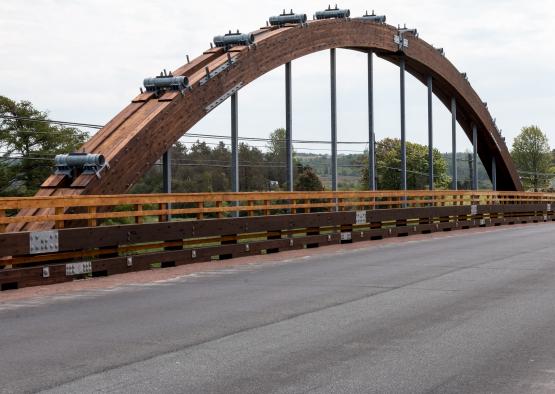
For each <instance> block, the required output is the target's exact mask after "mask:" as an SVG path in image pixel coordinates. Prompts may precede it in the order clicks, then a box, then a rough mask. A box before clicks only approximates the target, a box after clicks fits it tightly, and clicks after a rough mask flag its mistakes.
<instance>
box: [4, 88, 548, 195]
mask: <svg viewBox="0 0 555 394" xmlns="http://www.w3.org/2000/svg"><path fill="white" fill-rule="evenodd" d="M88 138H89V135H88V134H87V133H86V132H83V131H82V130H80V129H78V128H75V127H66V126H63V125H56V124H52V123H50V122H49V119H48V113H47V112H45V111H40V110H38V109H36V108H34V106H33V105H32V103H30V102H29V101H20V102H16V101H14V100H11V99H9V98H7V97H3V96H0V196H26V195H33V194H34V193H35V192H36V191H37V189H38V188H39V186H40V184H41V183H42V181H44V179H46V178H47V177H48V175H49V174H51V173H52V167H53V158H54V156H55V155H56V154H59V153H68V152H73V151H77V149H78V148H79V147H80V146H81V145H82V144H83V143H84V142H85V141H86V140H87V139H88ZM399 152H400V140H399V139H397V138H385V139H383V140H381V141H378V142H377V143H376V172H377V178H376V182H377V187H378V189H381V190H394V189H398V188H399V185H400V176H401V171H400V168H401V158H400V153H399ZM511 155H512V157H513V159H514V161H515V164H516V166H517V168H518V170H519V172H520V175H521V179H522V182H523V184H524V186H525V189H526V190H553V186H552V185H551V182H552V179H553V178H554V177H555V151H553V152H552V151H551V150H550V147H549V141H548V138H547V136H546V134H545V133H543V132H542V131H541V130H540V128H539V127H537V126H529V127H524V128H522V130H521V132H520V134H519V135H518V136H517V137H516V138H515V140H514V142H513V149H512V151H511ZM171 156H172V174H173V177H172V190H173V191H174V192H183V193H192V192H211V191H213V192H221V191H229V190H231V179H230V171H231V168H230V162H231V152H230V149H229V148H228V146H226V145H225V144H224V143H223V142H219V143H216V144H212V143H208V142H206V141H200V140H199V141H197V142H195V143H193V144H191V145H186V144H183V143H181V142H177V143H176V144H175V145H174V146H173V147H172V150H171ZM433 157H434V187H435V188H436V189H446V188H449V187H450V183H451V176H450V174H451V173H452V170H453V169H452V168H450V165H451V156H450V154H442V153H441V152H440V151H439V150H437V149H434V150H433ZM285 159H286V152H285V130H284V129H282V128H280V129H276V130H274V131H273V132H271V133H270V135H269V138H268V142H267V144H266V146H265V147H264V149H261V148H259V147H256V146H251V145H249V144H247V143H241V144H239V187H240V190H242V191H268V190H287V188H288V185H287V180H286V168H285V163H286V161H285ZM330 162H331V159H330V156H329V155H327V154H314V153H312V154H307V153H298V152H294V162H293V169H294V174H293V175H294V189H295V190H316V191H318V190H329V189H330V188H331V186H330V182H331V180H330V178H331V174H330ZM474 165H477V166H478V179H479V187H480V188H489V187H491V183H490V182H489V177H488V175H487V173H486V170H485V168H484V167H483V166H482V165H481V163H473V162H472V155H471V154H470V153H468V152H467V153H462V152H459V153H457V171H458V174H459V178H460V179H461V180H460V181H459V185H458V187H459V188H460V189H469V188H470V187H471V186H470V174H471V172H472V166H474ZM428 182H429V181H428V147H427V146H425V145H421V144H417V143H413V142H407V186H408V188H409V189H427V188H428V187H429V185H428ZM368 183H369V182H368V152H363V153H361V154H356V153H353V154H339V155H338V186H339V189H340V190H366V189H367V188H368ZM161 190H162V168H161V163H157V164H156V165H154V166H153V168H152V169H150V170H149V171H148V172H147V173H146V174H144V176H143V177H142V178H141V179H140V180H139V181H138V182H137V183H136V184H135V185H134V186H133V188H132V192H133V193H152V192H160V191H161Z"/></svg>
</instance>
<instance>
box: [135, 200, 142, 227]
mask: <svg viewBox="0 0 555 394" xmlns="http://www.w3.org/2000/svg"><path fill="white" fill-rule="evenodd" d="M142 212H143V204H135V214H136V215H135V224H143V223H144V216H139V215H137V214H138V213H142Z"/></svg>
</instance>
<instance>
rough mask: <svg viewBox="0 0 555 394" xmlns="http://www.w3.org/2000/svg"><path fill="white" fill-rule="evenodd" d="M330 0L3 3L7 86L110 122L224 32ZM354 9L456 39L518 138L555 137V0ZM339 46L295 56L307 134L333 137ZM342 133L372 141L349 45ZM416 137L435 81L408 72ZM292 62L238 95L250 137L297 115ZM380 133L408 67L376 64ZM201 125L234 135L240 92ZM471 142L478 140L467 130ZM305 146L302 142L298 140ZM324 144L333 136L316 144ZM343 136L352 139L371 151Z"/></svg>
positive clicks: (362, 4) (6, 90)
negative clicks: (532, 131)
mask: <svg viewBox="0 0 555 394" xmlns="http://www.w3.org/2000/svg"><path fill="white" fill-rule="evenodd" d="M327 5H328V3H326V2H322V1H299V0H295V1H290V2H284V1H283V0H280V1H275V0H270V1H264V2H262V1H254V0H234V1H230V0H215V1H211V2H207V1H174V2H172V1H167V0H166V1H153V0H133V1H131V0H126V1H123V0H119V1H118V0H32V1H31V0H29V1H21V0H0V95H5V96H8V97H10V98H13V99H16V100H30V101H32V102H33V103H34V104H35V106H36V107H38V108H39V109H41V110H49V111H50V116H51V118H52V119H56V120H65V121H77V122H85V123H99V124H104V123H106V122H107V121H108V120H110V119H111V118H112V117H113V116H115V115H116V114H117V113H118V112H119V111H120V110H121V109H123V108H124V107H125V106H126V105H127V104H128V103H129V101H130V100H131V99H132V98H133V97H134V96H135V95H136V94H137V93H138V91H139V87H140V86H141V85H142V80H143V78H144V77H147V76H153V75H156V74H157V73H159V72H160V70H161V69H163V68H166V69H168V70H170V69H175V68H177V67H178V66H180V65H181V64H183V63H184V62H185V55H186V54H189V56H190V57H191V58H193V57H196V56H198V55H200V54H201V53H202V51H203V50H205V49H206V48H207V47H209V43H210V42H211V40H212V38H213V36H214V35H217V34H222V33H224V32H226V31H227V30H229V29H240V30H241V31H249V30H254V29H256V28H258V27H260V26H263V25H264V24H265V21H266V20H267V18H268V17H269V16H270V15H274V14H278V13H280V12H281V10H282V9H283V8H284V7H285V8H288V9H289V8H291V7H293V8H294V11H295V12H303V13H307V14H308V15H310V16H312V14H313V12H314V11H316V10H320V9H324V8H326V7H327ZM339 6H340V7H343V8H349V9H350V10H351V16H358V15H362V14H363V13H364V11H365V10H366V9H368V10H372V9H375V10H376V12H377V13H380V14H386V15H387V21H388V23H389V24H392V25H397V24H403V23H406V24H407V26H408V27H416V28H418V31H419V33H420V37H421V38H422V39H424V40H426V41H427V42H429V43H431V44H433V45H435V46H437V47H443V48H445V52H446V55H447V57H448V58H449V59H450V60H451V61H452V62H453V64H455V66H456V67H457V68H458V69H459V70H460V71H461V72H466V73H467V74H468V77H469V80H470V82H471V84H472V85H473V87H474V89H475V90H476V91H477V92H478V94H479V95H480V96H481V97H482V99H483V100H484V101H487V102H488V104H489V109H490V111H491V112H492V115H493V117H495V118H496V119H497V124H498V126H499V127H500V128H501V129H502V130H503V135H504V136H505V137H506V139H507V142H508V143H509V145H510V144H511V143H512V140H513V138H514V136H515V135H516V134H518V132H519V130H520V128H521V127H523V126H526V125H530V124H536V125H538V126H540V127H541V128H542V130H543V131H544V132H545V133H547V135H548V137H549V138H550V140H551V144H552V146H555V107H554V104H555V45H554V43H553V40H554V37H555V27H554V21H555V4H553V1H549V0H528V1H526V2H524V1H516V0H466V1H465V0H457V1H453V0H426V1H421V2H417V1H413V0H399V1H391V0H388V1H385V0H374V1H372V2H370V1H359V0H350V1H345V2H342V3H340V4H339ZM328 57H329V53H328V52H327V51H326V52H321V53H317V54H314V55H311V56H308V57H305V58H302V59H299V60H297V61H294V62H293V95H294V98H293V110H294V115H293V130H294V138H295V139H319V140H320V139H329V128H330V126H329V106H330V104H329V58H328ZM337 66H338V121H339V125H338V126H339V127H338V133H339V140H340V141H348V140H357V141H360V140H366V139H367V127H368V126H367V113H366V57H365V55H364V54H361V53H356V52H352V51H347V50H340V51H338V58H337ZM407 84H408V85H407V111H408V112H407V137H408V138H409V139H410V140H413V141H417V142H421V143H426V138H427V137H426V136H427V132H426V130H427V123H426V122H427V120H426V119H427V118H426V116H427V115H426V89H425V87H424V86H423V85H422V84H421V83H420V82H418V81H416V80H415V79H414V78H412V77H408V82H407ZM283 91H284V70H283V67H280V68H278V69H276V70H274V71H272V72H270V73H268V74H266V75H265V76H263V77H262V78H260V79H259V80H257V81H255V82H253V83H252V84H250V85H248V86H247V87H245V88H243V89H242V90H241V91H240V93H239V105H240V109H239V110H240V114H239V121H240V135H242V136H258V137H259V136H266V135H267V134H269V133H270V132H271V131H272V130H273V129H275V128H278V127H283V126H284V92H283ZM375 105H376V111H377V114H376V134H377V138H378V139H381V138H383V137H387V136H390V137H397V136H398V135H399V123H400V122H399V72H398V68H397V67H395V66H393V65H390V64H388V63H386V62H385V61H382V60H377V61H375ZM434 112H435V113H434V121H435V131H436V133H435V134H436V136H435V138H436V141H437V146H438V148H440V149H441V150H442V151H448V150H449V149H450V145H451V139H450V138H451V137H450V115H449V112H448V111H447V110H446V109H445V108H444V107H443V106H442V105H441V104H440V103H439V102H438V101H437V100H436V101H435V103H434ZM191 132H197V133H200V132H202V133H211V134H226V135H228V134H229V103H228V102H226V103H224V104H222V105H221V106H220V107H219V108H217V109H216V110H214V111H213V112H212V113H210V115H209V116H207V117H206V118H205V119H204V120H202V121H201V122H200V123H199V124H197V125H196V126H195V127H194V128H193V129H192V130H191ZM457 139H458V145H459V150H464V149H468V148H469V147H470V144H469V143H468V141H467V139H466V137H465V136H464V135H463V134H462V132H461V131H459V135H458V137H457ZM303 147H305V148H306V146H296V147H295V148H296V149H297V150H298V151H303V150H302V149H301V148H303ZM311 148H312V149H314V148H323V147H322V146H319V147H318V146H312V147H311ZM363 148H364V146H360V147H349V146H342V149H345V150H349V149H353V150H356V149H363Z"/></svg>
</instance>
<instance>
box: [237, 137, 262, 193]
mask: <svg viewBox="0 0 555 394" xmlns="http://www.w3.org/2000/svg"><path fill="white" fill-rule="evenodd" d="M263 163H264V153H262V151H261V150H260V149H258V148H256V147H252V146H249V145H247V144H245V143H241V144H239V190H241V191H244V192H251V191H261V190H265V189H266V188H267V187H268V186H267V181H266V176H265V174H264V171H262V170H263Z"/></svg>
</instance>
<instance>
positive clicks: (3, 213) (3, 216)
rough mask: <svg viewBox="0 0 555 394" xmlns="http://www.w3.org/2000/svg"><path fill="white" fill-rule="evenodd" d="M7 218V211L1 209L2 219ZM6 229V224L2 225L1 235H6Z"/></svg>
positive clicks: (0, 225) (0, 226)
mask: <svg viewBox="0 0 555 394" xmlns="http://www.w3.org/2000/svg"><path fill="white" fill-rule="evenodd" d="M5 217H6V210H5V209H0V219H2V218H5ZM6 227H8V226H7V224H6V223H0V233H5V232H6Z"/></svg>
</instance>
